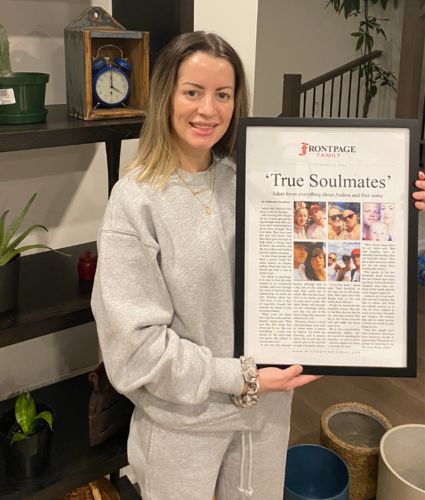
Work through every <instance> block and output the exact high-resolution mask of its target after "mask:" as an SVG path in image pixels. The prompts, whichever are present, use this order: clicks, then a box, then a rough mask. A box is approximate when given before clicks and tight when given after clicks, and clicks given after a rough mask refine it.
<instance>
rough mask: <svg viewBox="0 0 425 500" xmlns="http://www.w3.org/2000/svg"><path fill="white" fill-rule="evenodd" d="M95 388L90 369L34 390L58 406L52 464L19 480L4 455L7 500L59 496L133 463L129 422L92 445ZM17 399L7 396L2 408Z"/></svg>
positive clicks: (1, 490) (0, 469)
mask: <svg viewBox="0 0 425 500" xmlns="http://www.w3.org/2000/svg"><path fill="white" fill-rule="evenodd" d="M91 391H92V387H91V384H90V383H89V381H88V378H87V374H84V375H80V376H78V377H74V378H71V379H68V380H65V381H62V382H59V383H56V384H53V385H50V386H47V387H44V388H42V389H39V390H37V391H34V392H33V396H34V398H35V399H36V401H38V402H45V403H47V404H49V405H50V406H52V407H53V408H54V412H55V420H54V433H53V437H52V452H51V458H50V465H49V466H48V468H47V470H46V471H45V472H44V473H43V474H42V475H40V476H39V477H37V478H36V479H34V480H25V481H14V480H13V479H12V478H10V477H6V471H5V465H4V463H3V460H1V461H0V498H1V499H2V500H22V499H24V498H30V499H31V500H50V499H55V498H57V497H58V496H60V495H64V494H65V493H66V492H67V491H69V490H72V489H74V488H77V487H78V486H81V485H83V484H87V483H88V482H89V481H92V480H94V479H97V478H99V477H101V476H104V475H107V474H108V473H109V472H111V471H115V470H118V469H120V468H122V467H125V466H126V465H127V463H128V462H127V452H126V448H127V435H128V428H125V429H123V430H122V432H120V433H118V434H116V435H115V436H112V437H111V438H110V439H108V440H107V441H105V442H104V443H101V444H99V445H97V446H95V447H90V445H89V434H88V401H89V397H90V394H91ZM13 403H14V399H11V400H7V401H2V402H1V403H0V412H3V411H5V410H7V409H9V408H11V407H12V406H13ZM123 498H126V497H123ZM129 498H133V497H129ZM134 498H137V497H134Z"/></svg>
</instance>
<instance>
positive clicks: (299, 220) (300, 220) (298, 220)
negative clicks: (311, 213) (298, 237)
mask: <svg viewBox="0 0 425 500" xmlns="http://www.w3.org/2000/svg"><path fill="white" fill-rule="evenodd" d="M307 218H308V213H307V209H306V208H299V209H298V210H297V211H296V212H295V224H296V225H297V226H300V227H303V226H305V225H306V224H307Z"/></svg>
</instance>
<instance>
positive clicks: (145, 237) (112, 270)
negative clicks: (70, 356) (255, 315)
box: [92, 159, 279, 431]
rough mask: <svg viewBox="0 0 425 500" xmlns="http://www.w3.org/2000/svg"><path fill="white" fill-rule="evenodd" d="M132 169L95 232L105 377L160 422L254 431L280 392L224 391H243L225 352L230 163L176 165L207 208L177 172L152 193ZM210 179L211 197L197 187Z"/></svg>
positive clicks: (230, 292) (229, 323)
mask: <svg viewBox="0 0 425 500" xmlns="http://www.w3.org/2000/svg"><path fill="white" fill-rule="evenodd" d="M214 170H215V171H214ZM137 173H138V172H137V170H134V171H131V172H130V173H128V174H127V175H125V176H124V177H123V178H121V179H120V180H119V181H118V182H117V183H116V185H115V186H114V189H113V191H112V194H111V197H110V200H109V203H108V206H107V209H106V213H105V217H104V221H103V225H102V227H101V230H100V233H99V239H98V253H99V258H98V267H97V271H96V278H95V283H94V288H93V296H92V309H93V313H94V316H95V320H96V324H97V330H98V335H99V341H100V347H101V351H102V355H103V359H104V362H105V366H106V369H107V373H108V376H109V378H110V381H111V383H112V384H113V386H114V387H115V388H116V389H117V390H118V391H119V392H121V393H123V394H125V395H126V396H127V397H128V398H129V399H131V400H132V401H133V403H134V404H135V405H136V408H137V409H138V410H140V411H143V412H145V414H147V415H148V416H149V417H150V418H151V419H152V420H153V421H154V422H156V423H158V424H159V425H163V426H165V427H167V428H172V429H191V430H196V429H198V430H202V431H206V430H207V431H216V430H257V429H259V428H261V427H262V426H263V424H264V421H265V419H266V417H267V414H268V412H269V411H270V409H271V405H273V401H274V399H275V398H276V397H279V395H277V394H268V395H267V396H262V397H261V398H260V401H259V403H258V404H257V405H256V406H255V407H254V408H250V409H240V408H237V407H236V406H235V405H233V404H232V403H231V402H230V400H229V397H228V395H229V394H240V393H241V392H242V389H243V377H242V370H241V365H240V361H239V360H238V359H235V358H233V341H234V332H233V326H234V325H233V314H234V311H233V307H234V240H235V177H236V176H235V167H234V164H233V163H232V162H231V161H230V160H229V159H224V160H220V161H217V162H216V163H215V165H214V166H213V167H210V169H209V170H208V171H205V172H200V173H195V174H190V173H187V172H183V171H182V172H180V175H181V176H182V177H183V178H184V179H185V180H186V182H187V183H188V184H189V186H191V189H192V190H199V191H201V192H200V194H199V195H198V196H199V198H200V199H201V200H202V201H203V202H204V203H205V204H206V205H208V206H211V208H212V213H211V215H208V214H207V213H206V209H205V207H204V206H203V205H202V204H201V203H200V202H199V200H197V199H196V198H195V197H194V196H193V194H192V193H191V192H190V190H189V189H188V187H187V186H186V185H185V184H184V183H183V182H182V181H181V179H179V177H178V176H177V175H176V174H175V173H174V174H173V175H172V176H171V178H170V179H169V181H168V183H167V184H166V186H165V188H164V189H162V190H160V191H158V190H156V189H154V188H153V187H152V186H151V185H150V184H148V183H146V182H143V183H140V182H137V181H136V175H137ZM214 179H215V186H214V193H213V197H212V198H211V191H210V190H204V191H202V190H203V189H204V188H206V187H208V185H209V184H210V182H211V181H212V180H214ZM210 200H211V201H210Z"/></svg>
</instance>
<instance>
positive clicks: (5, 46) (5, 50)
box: [0, 24, 12, 76]
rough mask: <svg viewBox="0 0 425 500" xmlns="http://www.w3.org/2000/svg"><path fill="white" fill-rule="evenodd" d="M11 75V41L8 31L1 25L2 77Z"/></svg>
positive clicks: (0, 70)
mask: <svg viewBox="0 0 425 500" xmlns="http://www.w3.org/2000/svg"><path fill="white" fill-rule="evenodd" d="M11 74H12V68H11V65H10V55H9V39H8V37H7V33H6V30H5V29H4V28H3V26H2V25H1V24H0V76H10V75H11Z"/></svg>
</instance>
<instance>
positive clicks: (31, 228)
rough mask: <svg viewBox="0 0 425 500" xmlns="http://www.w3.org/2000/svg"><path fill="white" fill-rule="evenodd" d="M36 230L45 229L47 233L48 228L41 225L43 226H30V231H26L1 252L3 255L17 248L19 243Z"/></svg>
mask: <svg viewBox="0 0 425 500" xmlns="http://www.w3.org/2000/svg"><path fill="white" fill-rule="evenodd" d="M34 229H44V230H45V231H46V232H47V227H45V226H43V225H41V224H33V225H32V226H30V227H29V228H28V229H26V230H25V231H24V232H23V233H22V234H21V235H20V236H18V237H17V238H15V239H14V240H13V241H11V242H10V243H9V245H8V246H7V247H6V248H5V249H4V250H3V251H2V252H1V253H5V254H6V253H8V252H10V251H11V250H13V249H14V248H16V247H17V246H18V245H19V243H21V242H22V241H23V240H24V239H25V238H26V237H27V236H28V235H29V234H30V233H31V232H32V231H34Z"/></svg>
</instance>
